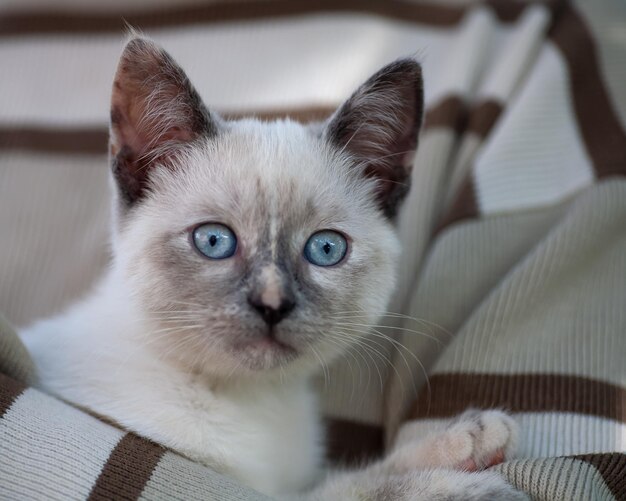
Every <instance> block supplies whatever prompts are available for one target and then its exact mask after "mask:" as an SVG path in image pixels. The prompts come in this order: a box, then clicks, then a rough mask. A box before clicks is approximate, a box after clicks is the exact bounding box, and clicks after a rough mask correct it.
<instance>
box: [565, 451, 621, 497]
mask: <svg viewBox="0 0 626 501" xmlns="http://www.w3.org/2000/svg"><path fill="white" fill-rule="evenodd" d="M571 457H573V458H574V459H580V460H581V461H585V462H587V463H589V464H591V465H593V467H594V468H595V469H596V470H598V473H600V475H602V478H603V480H604V483H605V484H606V485H607V487H608V488H609V490H610V491H611V494H613V496H615V499H618V500H626V454H621V453H617V452H615V453H609V454H583V455H580V456H571Z"/></svg>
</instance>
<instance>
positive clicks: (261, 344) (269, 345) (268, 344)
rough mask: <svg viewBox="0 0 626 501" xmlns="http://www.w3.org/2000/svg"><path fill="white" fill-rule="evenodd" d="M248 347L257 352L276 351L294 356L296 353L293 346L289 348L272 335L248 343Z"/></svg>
mask: <svg viewBox="0 0 626 501" xmlns="http://www.w3.org/2000/svg"><path fill="white" fill-rule="evenodd" d="M248 346H249V347H251V348H256V349H259V350H277V351H281V352H292V353H294V354H295V353H296V349H295V348H294V347H293V346H290V345H288V344H287V343H284V342H283V341H280V340H279V339H277V338H276V336H275V335H274V334H273V333H270V334H268V335H267V336H263V337H262V338H260V339H257V340H255V341H252V342H251V343H248Z"/></svg>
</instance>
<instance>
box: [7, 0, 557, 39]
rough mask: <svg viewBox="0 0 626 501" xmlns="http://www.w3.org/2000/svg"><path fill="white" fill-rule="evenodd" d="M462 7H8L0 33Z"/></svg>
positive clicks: (392, 2) (396, 3)
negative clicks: (78, 9) (91, 9)
mask: <svg viewBox="0 0 626 501" xmlns="http://www.w3.org/2000/svg"><path fill="white" fill-rule="evenodd" d="M485 3H486V4H487V5H489V6H490V7H492V8H493V10H494V12H495V13H496V15H497V16H498V17H499V18H500V20H501V21H503V22H512V21H514V20H516V19H517V18H518V16H519V15H520V13H521V12H522V11H523V9H524V7H525V5H526V2H519V1H513V0H507V1H502V0H500V1H497V0H491V1H486V2H485ZM538 3H545V2H538ZM467 9H468V7H467V6H452V5H439V4H437V3H435V2H431V3H410V2H406V1H402V0H385V1H384V2H382V1H380V0H265V1H258V0H254V1H239V2H235V1H222V2H217V3H214V4H210V5H187V6H184V5H183V6H176V7H169V8H158V9H150V10H147V11H144V12H137V11H132V12H125V11H119V12H114V13H111V12H60V11H59V10H48V11H37V12H21V13H20V12H13V13H5V14H4V15H2V16H0V36H16V35H32V34H38V35H39V34H44V33H72V34H77V33H103V32H113V33H115V32H122V31H123V30H124V29H125V27H126V22H128V23H129V24H130V25H131V26H134V27H136V28H140V29H149V28H167V27H173V26H189V25H194V24H200V23H202V24H208V23H216V22H229V21H250V20H258V19H267V18H272V19H277V18H282V17H288V16H301V15H306V14H319V13H362V14H373V15H379V16H384V17H387V18H390V19H397V20H400V21H405V22H407V21H408V22H416V23H425V24H430V25H434V26H454V25H455V24H457V23H458V22H459V21H460V20H461V19H462V18H463V16H464V15H465V13H466V12H467Z"/></svg>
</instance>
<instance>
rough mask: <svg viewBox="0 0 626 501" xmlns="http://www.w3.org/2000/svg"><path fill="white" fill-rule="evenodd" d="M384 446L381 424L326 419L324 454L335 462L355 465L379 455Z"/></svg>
mask: <svg viewBox="0 0 626 501" xmlns="http://www.w3.org/2000/svg"><path fill="white" fill-rule="evenodd" d="M383 448H384V432H383V428H382V427H381V426H376V425H371V424H364V423H358V422H356V421H348V420H346V419H335V418H332V419H327V420H326V455H327V458H328V459H329V461H331V462H332V463H335V464H342V465H350V466H355V465H359V464H363V463H364V462H367V461H369V460H372V459H374V458H377V457H380V456H381V455H382V453H383Z"/></svg>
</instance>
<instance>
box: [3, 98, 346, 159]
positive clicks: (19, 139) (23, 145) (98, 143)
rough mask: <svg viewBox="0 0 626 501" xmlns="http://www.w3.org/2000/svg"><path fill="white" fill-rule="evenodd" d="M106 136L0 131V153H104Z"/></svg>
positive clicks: (266, 114)
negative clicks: (3, 151) (9, 151)
mask: <svg viewBox="0 0 626 501" xmlns="http://www.w3.org/2000/svg"><path fill="white" fill-rule="evenodd" d="M334 109H335V107H334V106H315V107H313V106H312V107H306V108H300V109H293V110H264V111H258V112H250V113H226V114H225V116H226V117H227V118H232V119H237V118H243V117H246V116H248V117H251V116H254V117H256V118H259V119H261V120H275V119H278V118H291V119H293V120H297V121H299V122H303V123H306V122H311V121H317V120H323V119H325V118H327V117H328V116H330V114H331V113H332V112H333V111H334ZM108 137H109V132H108V130H107V128H106V127H58V128H53V127H36V126H25V127H12V128H9V127H4V128H3V127H0V150H31V151H40V152H49V153H76V154H86V153H106V151H107V142H108Z"/></svg>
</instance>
